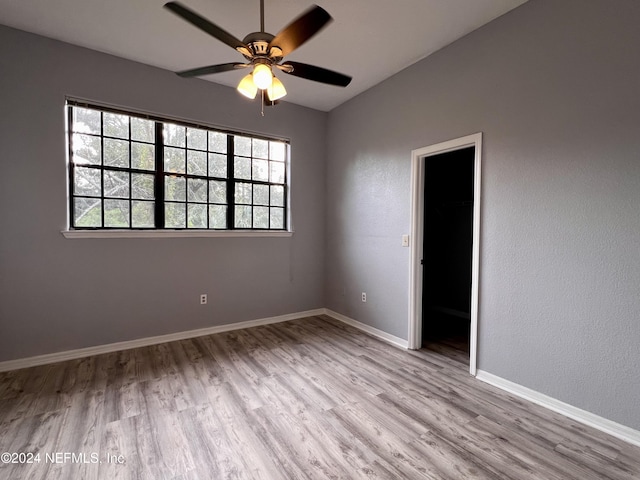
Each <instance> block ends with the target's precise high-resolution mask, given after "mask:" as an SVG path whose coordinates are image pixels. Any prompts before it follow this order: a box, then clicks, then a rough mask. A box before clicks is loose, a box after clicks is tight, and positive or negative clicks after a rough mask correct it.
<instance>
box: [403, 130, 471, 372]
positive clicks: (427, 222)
mask: <svg viewBox="0 0 640 480" xmlns="http://www.w3.org/2000/svg"><path fill="white" fill-rule="evenodd" d="M481 151H482V134H481V133H477V134H474V135H469V136H467V137H463V138H459V139H455V140H451V141H449V142H444V143H440V144H437V145H432V146H429V147H425V148H422V149H419V150H414V151H413V152H412V156H413V158H412V221H411V236H412V239H413V241H412V254H411V257H412V258H411V279H410V280H411V285H410V318H409V348H412V349H419V348H421V347H422V346H423V342H430V343H431V342H442V341H447V342H450V343H451V342H453V343H454V344H456V345H457V346H458V347H459V348H461V349H464V351H465V353H464V355H468V359H469V371H470V373H471V374H472V375H475V374H476V355H477V328H478V278H479V274H478V268H479V233H480V232H479V230H480V158H481ZM467 352H468V353H467Z"/></svg>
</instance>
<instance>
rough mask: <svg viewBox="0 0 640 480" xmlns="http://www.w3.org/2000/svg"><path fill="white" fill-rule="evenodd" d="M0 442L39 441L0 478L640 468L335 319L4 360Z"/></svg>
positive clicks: (543, 414)
mask: <svg viewBox="0 0 640 480" xmlns="http://www.w3.org/2000/svg"><path fill="white" fill-rule="evenodd" d="M0 452H31V453H34V454H35V453H40V463H31V464H0V479H3V480H4V479H12V480H13V479H47V480H50V479H74V480H76V479H83V480H84V479H97V478H99V479H176V480H177V479H180V480H186V479H203V480H217V479H277V480H280V479H324V478H332V479H333V478H340V479H360V478H366V479H376V478H384V479H455V480H462V479H468V478H474V479H475V478H477V479H558V480H570V479H579V480H590V479H593V480H595V479H598V480H602V479H638V478H640V448H637V447H633V446H631V445H629V444H626V443H624V442H622V441H620V440H617V439H615V438H612V437H609V436H607V435H605V434H603V433H600V432H598V431H595V430H593V429H590V428H587V427H585V426H583V425H581V424H578V423H576V422H574V421H572V420H569V419H567V418H565V417H563V416H561V415H558V414H555V413H553V412H550V411H548V410H546V409H543V408H541V407H538V406H536V405H532V404H529V403H527V402H524V401H522V400H519V399H517V398H514V397H511V396H509V395H507V394H505V393H504V392H501V391H500V390H498V389H495V388H493V387H491V386H489V385H486V384H484V383H482V382H480V381H477V380H475V379H473V378H472V377H470V376H469V375H468V373H467V367H466V366H465V365H464V359H463V357H460V356H459V355H448V354H447V350H446V349H440V350H428V349H423V350H421V351H418V352H407V351H404V350H400V349H397V348H395V347H393V346H390V345H387V344H385V343H383V342H380V341H378V340H377V339H375V338H372V337H370V336H368V335H366V334H363V333H361V332H359V331H357V330H355V329H353V328H351V327H348V326H346V325H344V324H342V323H340V322H337V321H335V320H332V319H330V318H328V317H311V318H304V319H300V320H295V321H292V322H287V323H281V324H275V325H270V326H263V327H256V328H252V329H247V330H238V331H234V332H227V333H222V334H217V335H210V336H206V337H200V338H195V339H191V340H183V341H178V342H172V343H166V344H161V345H156V346H152V347H146V348H138V349H135V350H126V351H122V352H119V353H111V354H105V355H99V356H94V357H90V358H85V359H82V360H74V361H68V362H64V363H58V364H54V365H47V366H41V367H34V368H29V369H23V370H17V371H13V372H7V373H2V374H0ZM56 452H59V453H58V457H51V456H50V457H49V458H45V455H46V454H49V455H51V454H54V453H56ZM65 452H67V453H68V454H72V453H73V454H75V455H76V457H75V458H74V457H71V456H69V455H68V456H67V457H66V458H65V457H63V456H60V453H62V454H64V453H65ZM79 454H84V457H81V456H79ZM92 455H97V458H96V457H94V456H92ZM118 456H120V457H118ZM114 458H115V459H118V460H123V461H124V463H123V464H120V463H117V462H115V463H114V461H113V459H114ZM109 459H112V460H111V462H110V461H109ZM52 460H59V461H60V463H53V461H52ZM94 460H98V461H101V462H102V463H92V462H93V461H94ZM77 462H80V463H77Z"/></svg>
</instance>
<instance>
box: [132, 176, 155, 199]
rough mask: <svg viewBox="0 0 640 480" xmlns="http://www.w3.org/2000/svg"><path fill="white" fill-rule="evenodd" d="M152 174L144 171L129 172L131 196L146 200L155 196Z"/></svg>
mask: <svg viewBox="0 0 640 480" xmlns="http://www.w3.org/2000/svg"><path fill="white" fill-rule="evenodd" d="M154 189H155V182H154V176H153V175H149V174H145V173H132V174H131V197H132V198H140V199H146V200H153V199H154V198H155V191H154Z"/></svg>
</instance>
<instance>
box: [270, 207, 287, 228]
mask: <svg viewBox="0 0 640 480" xmlns="http://www.w3.org/2000/svg"><path fill="white" fill-rule="evenodd" d="M270 220H271V228H280V229H282V228H284V208H271V218H270Z"/></svg>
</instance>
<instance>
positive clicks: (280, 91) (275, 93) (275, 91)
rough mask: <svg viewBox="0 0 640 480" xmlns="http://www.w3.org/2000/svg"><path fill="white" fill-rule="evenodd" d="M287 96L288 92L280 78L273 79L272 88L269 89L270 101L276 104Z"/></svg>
mask: <svg viewBox="0 0 640 480" xmlns="http://www.w3.org/2000/svg"><path fill="white" fill-rule="evenodd" d="M286 94H287V90H286V89H285V88H284V85H283V84H282V82H281V81H280V79H279V78H278V77H273V81H272V82H271V86H270V87H269V88H267V96H268V97H269V100H271V101H272V102H275V101H276V100H278V99H280V98H282V97H284V96H285V95H286Z"/></svg>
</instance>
